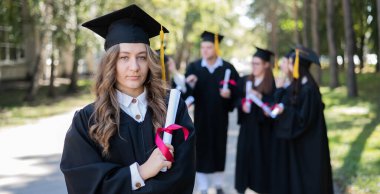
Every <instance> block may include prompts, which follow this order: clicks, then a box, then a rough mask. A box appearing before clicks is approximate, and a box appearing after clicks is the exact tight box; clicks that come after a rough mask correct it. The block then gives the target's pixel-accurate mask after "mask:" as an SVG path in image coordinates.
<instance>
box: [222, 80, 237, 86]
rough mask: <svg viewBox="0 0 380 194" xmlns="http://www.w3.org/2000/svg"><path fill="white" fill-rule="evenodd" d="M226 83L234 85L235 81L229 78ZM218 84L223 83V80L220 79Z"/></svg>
mask: <svg viewBox="0 0 380 194" xmlns="http://www.w3.org/2000/svg"><path fill="white" fill-rule="evenodd" d="M228 83H229V84H231V85H233V86H236V81H235V80H233V79H230V80H229V81H228ZM219 84H220V85H223V84H224V80H222V81H220V82H219Z"/></svg>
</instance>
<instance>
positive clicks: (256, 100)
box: [249, 94, 277, 118]
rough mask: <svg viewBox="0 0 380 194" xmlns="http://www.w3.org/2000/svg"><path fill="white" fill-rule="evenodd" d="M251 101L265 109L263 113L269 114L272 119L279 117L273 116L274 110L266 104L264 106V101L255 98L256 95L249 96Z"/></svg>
mask: <svg viewBox="0 0 380 194" xmlns="http://www.w3.org/2000/svg"><path fill="white" fill-rule="evenodd" d="M249 99H251V100H252V101H253V102H254V103H255V104H256V105H257V106H259V107H261V109H263V111H264V112H265V113H266V114H268V115H269V116H270V117H271V118H276V116H277V115H275V114H272V110H271V109H270V108H269V107H268V106H267V105H266V104H264V103H263V101H261V100H260V99H259V98H258V97H257V96H255V95H254V94H249Z"/></svg>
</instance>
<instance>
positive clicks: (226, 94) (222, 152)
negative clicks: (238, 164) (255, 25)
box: [185, 31, 239, 194]
mask: <svg viewBox="0 0 380 194" xmlns="http://www.w3.org/2000/svg"><path fill="white" fill-rule="evenodd" d="M201 38H202V41H201V56H202V58H201V59H199V60H196V61H194V62H192V63H190V64H189V65H188V67H187V70H186V74H185V76H186V80H187V83H189V85H190V86H192V87H193V96H194V99H195V101H194V125H195V128H196V132H197V139H196V158H197V163H196V166H197V176H196V180H197V183H198V189H199V190H200V191H201V193H202V194H203V193H207V190H208V188H209V183H208V178H211V179H212V181H213V183H214V186H215V187H216V189H217V193H218V194H220V193H223V189H222V184H223V171H224V166H225V159H226V144H227V127H228V112H230V111H232V110H233V107H234V100H235V99H236V97H237V94H236V82H237V81H238V79H239V75H238V73H237V72H236V70H235V68H234V66H233V65H232V64H231V63H229V62H227V61H225V60H223V59H222V58H221V57H220V55H218V53H219V43H220V41H221V40H222V39H223V36H222V35H220V34H219V35H218V34H214V33H211V32H208V31H205V32H203V33H202V34H201ZM226 71H230V72H231V73H230V77H229V79H227V80H225V77H226V76H225V74H226ZM224 84H226V86H228V87H226V86H225V87H224V89H222V88H223V85H224Z"/></svg>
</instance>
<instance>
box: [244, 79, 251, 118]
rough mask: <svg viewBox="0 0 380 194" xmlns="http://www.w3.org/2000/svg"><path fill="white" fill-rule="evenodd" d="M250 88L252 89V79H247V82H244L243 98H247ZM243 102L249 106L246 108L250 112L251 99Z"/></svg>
mask: <svg viewBox="0 0 380 194" xmlns="http://www.w3.org/2000/svg"><path fill="white" fill-rule="evenodd" d="M251 90H252V81H247V83H246V84H245V99H249V94H251ZM245 103H246V104H247V106H248V107H249V108H248V109H249V110H250V111H249V112H251V101H249V100H246V101H245ZM249 112H248V113H249Z"/></svg>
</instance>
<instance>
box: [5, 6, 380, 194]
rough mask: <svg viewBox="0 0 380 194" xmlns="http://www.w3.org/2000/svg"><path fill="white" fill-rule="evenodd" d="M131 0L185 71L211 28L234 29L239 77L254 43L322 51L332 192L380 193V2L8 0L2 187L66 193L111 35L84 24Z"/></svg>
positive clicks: (233, 128) (279, 50)
mask: <svg viewBox="0 0 380 194" xmlns="http://www.w3.org/2000/svg"><path fill="white" fill-rule="evenodd" d="M132 3H135V4H137V5H139V6H140V7H142V8H143V9H144V10H145V11H147V12H148V13H149V14H150V15H152V16H153V17H154V18H156V19H157V20H158V21H159V22H160V23H161V24H163V25H164V26H165V27H167V28H168V29H169V31H170V33H169V34H166V35H165V45H166V50H165V52H166V54H169V55H172V56H173V57H174V59H175V61H176V65H177V67H178V68H179V69H180V70H181V71H182V72H183V71H184V69H185V68H186V65H187V64H188V63H189V62H190V61H192V60H194V59H196V58H199V57H200V54H199V53H200V52H199V46H200V37H199V35H200V34H201V33H202V32H203V31H204V30H208V31H212V32H219V33H220V34H222V35H224V36H225V38H224V40H223V42H222V43H221V50H222V57H223V58H225V59H227V60H229V61H231V62H232V63H233V64H234V66H235V67H236V68H237V70H238V71H239V72H240V73H241V74H247V73H248V72H249V70H250V60H251V57H252V54H253V53H254V52H255V46H259V47H263V48H269V49H271V50H273V51H274V52H275V53H276V61H277V60H279V59H280V58H281V56H282V55H284V54H285V53H286V52H288V51H289V50H290V49H291V48H292V47H293V46H295V45H297V44H302V45H304V46H306V47H310V48H312V49H313V50H314V51H316V52H317V53H318V54H320V56H321V61H322V68H321V69H319V68H315V67H313V70H312V71H313V75H314V76H315V78H316V80H317V81H318V83H319V84H320V86H321V88H320V89H321V92H322V94H323V100H324V103H325V105H326V107H325V116H326V119H327V124H328V136H329V141H330V152H331V163H332V167H333V171H334V183H335V189H336V191H337V193H380V141H379V139H380V113H379V112H380V80H379V79H380V73H379V71H380V62H379V56H380V33H379V28H380V0H270V1H267V0H210V1H203V0H187V1H171V0H138V1H131V0H118V1H116V0H107V1H106V0H1V1H0V161H1V163H0V164H1V165H0V194H11V193H12V194H15V193H66V190H65V186H64V180H63V177H62V175H61V173H60V172H59V166H58V165H59V160H60V153H61V151H62V144H63V139H64V135H65V132H66V130H67V129H68V127H69V125H70V123H71V118H72V116H73V111H75V110H77V109H79V108H80V107H82V106H84V105H86V104H88V103H90V102H92V101H93V100H94V95H93V94H92V93H91V87H92V83H93V81H92V75H93V74H94V72H95V71H96V69H97V65H98V62H99V60H100V58H101V56H102V54H103V52H104V49H103V43H104V42H103V40H102V38H100V37H99V36H96V35H94V33H92V32H91V31H89V30H87V29H84V28H83V27H81V24H82V23H83V22H85V21H87V20H90V19H92V18H94V17H96V16H100V15H103V14H105V13H108V12H111V11H113V10H116V9H120V8H122V7H125V6H127V5H129V4H132ZM151 47H152V48H153V49H158V48H159V39H158V38H153V39H152V40H151ZM274 62H275V61H273V63H274ZM232 114H233V115H234V114H235V113H232ZM232 117H234V116H231V118H232ZM233 119H235V118H233ZM230 123H232V124H230V132H229V140H228V141H229V144H228V149H229V150H228V152H229V154H228V161H230V163H229V164H228V165H231V166H228V168H227V172H228V173H227V174H228V175H229V176H228V178H227V180H228V181H226V187H228V188H230V192H231V193H234V190H233V174H232V173H233V169H234V164H233V162H234V160H235V158H234V157H235V155H234V154H235V150H236V136H237V134H238V126H237V125H236V122H235V120H232V121H231V122H230Z"/></svg>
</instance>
